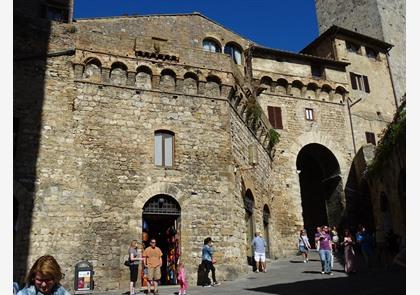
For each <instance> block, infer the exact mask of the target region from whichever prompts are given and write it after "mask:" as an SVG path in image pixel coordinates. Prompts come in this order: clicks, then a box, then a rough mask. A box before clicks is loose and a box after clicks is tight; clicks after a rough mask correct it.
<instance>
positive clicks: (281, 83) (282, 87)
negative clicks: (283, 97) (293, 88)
mask: <svg viewBox="0 0 420 295" xmlns="http://www.w3.org/2000/svg"><path fill="white" fill-rule="evenodd" d="M287 85H288V83H287V80H286V79H278V80H277V85H276V93H278V94H287Z"/></svg>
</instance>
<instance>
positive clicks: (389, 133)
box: [367, 101, 406, 175]
mask: <svg viewBox="0 0 420 295" xmlns="http://www.w3.org/2000/svg"><path fill="white" fill-rule="evenodd" d="M405 124H406V123H405V101H404V102H403V103H402V104H401V105H400V106H399V108H398V110H397V112H396V113H395V116H394V119H393V120H392V122H391V123H390V124H389V125H388V127H387V128H386V129H384V131H383V132H382V134H381V139H380V140H379V142H378V146H377V148H376V150H375V156H374V158H373V160H372V162H371V163H370V164H369V165H368V171H367V172H368V174H369V175H375V174H377V173H378V172H379V171H380V170H381V169H382V168H383V166H384V164H385V163H386V162H387V160H388V159H389V157H390V155H391V153H392V151H393V150H394V148H395V147H396V145H397V144H398V143H399V142H401V141H405V136H406V125H405Z"/></svg>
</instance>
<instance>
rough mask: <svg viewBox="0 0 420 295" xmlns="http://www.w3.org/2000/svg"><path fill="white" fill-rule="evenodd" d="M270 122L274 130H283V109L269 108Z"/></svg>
mask: <svg viewBox="0 0 420 295" xmlns="http://www.w3.org/2000/svg"><path fill="white" fill-rule="evenodd" d="M267 111H268V120H269V121H270V124H271V126H273V128H274V129H283V122H282V118H281V108H279V107H273V106H268V107H267Z"/></svg>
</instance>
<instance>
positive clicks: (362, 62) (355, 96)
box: [335, 38, 396, 150]
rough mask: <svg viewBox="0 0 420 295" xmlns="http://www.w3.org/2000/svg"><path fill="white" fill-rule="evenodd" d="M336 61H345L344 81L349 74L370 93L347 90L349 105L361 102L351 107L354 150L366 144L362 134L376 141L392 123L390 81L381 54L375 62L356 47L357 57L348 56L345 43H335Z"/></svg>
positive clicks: (385, 61)
mask: <svg viewBox="0 0 420 295" xmlns="http://www.w3.org/2000/svg"><path fill="white" fill-rule="evenodd" d="M335 47H336V48H337V58H338V59H339V60H343V61H348V62H350V65H348V66H347V72H348V74H347V75H348V81H350V74H349V73H350V72H353V73H356V74H359V75H364V76H367V77H368V81H369V88H370V92H369V93H367V92H365V91H361V90H355V89H352V88H351V87H349V98H350V99H351V101H352V103H355V102H356V101H357V100H359V99H361V100H360V101H359V102H357V103H355V104H354V105H353V106H352V107H351V114H352V123H353V130H354V136H355V142H356V150H358V149H359V148H360V147H361V146H363V145H364V144H366V136H365V132H372V133H374V134H375V138H376V141H378V140H379V138H380V134H381V132H382V130H383V129H384V128H385V127H386V126H387V124H388V123H389V122H391V121H392V117H393V115H394V113H395V110H396V105H395V98H394V93H393V90H392V84H391V77H390V74H389V71H388V62H387V59H386V56H385V54H384V53H383V52H379V53H378V58H377V59H372V58H368V57H367V56H366V47H365V46H364V44H363V45H361V46H360V54H358V53H354V52H349V51H348V50H347V49H346V44H345V40H343V38H337V39H336V40H335Z"/></svg>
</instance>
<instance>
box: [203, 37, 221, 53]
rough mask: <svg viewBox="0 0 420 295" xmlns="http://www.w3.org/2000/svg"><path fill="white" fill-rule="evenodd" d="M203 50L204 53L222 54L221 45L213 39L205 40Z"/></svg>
mask: <svg viewBox="0 0 420 295" xmlns="http://www.w3.org/2000/svg"><path fill="white" fill-rule="evenodd" d="M203 49H204V51H209V52H222V49H221V48H220V45H219V44H217V42H216V41H215V40H212V39H204V40H203Z"/></svg>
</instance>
